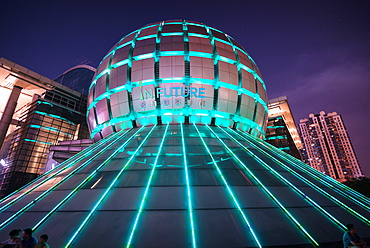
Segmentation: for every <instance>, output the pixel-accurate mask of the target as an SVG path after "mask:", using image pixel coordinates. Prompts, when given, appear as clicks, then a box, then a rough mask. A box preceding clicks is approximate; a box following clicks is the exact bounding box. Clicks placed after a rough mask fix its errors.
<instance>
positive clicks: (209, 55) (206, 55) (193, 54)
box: [189, 51, 213, 60]
mask: <svg viewBox="0 0 370 248" xmlns="http://www.w3.org/2000/svg"><path fill="white" fill-rule="evenodd" d="M189 56H190V57H199V58H208V59H212V56H213V55H212V53H204V52H197V51H189ZM190 60H191V58H190Z"/></svg>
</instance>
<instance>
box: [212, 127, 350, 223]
mask: <svg viewBox="0 0 370 248" xmlns="http://www.w3.org/2000/svg"><path fill="white" fill-rule="evenodd" d="M219 128H220V127H219ZM221 130H222V131H223V132H224V133H225V134H227V135H228V136H229V137H230V138H231V139H232V140H234V142H235V143H237V144H238V145H239V146H241V147H243V149H244V150H245V151H246V152H247V153H248V154H250V155H251V156H252V157H253V158H254V159H255V160H257V161H258V162H259V163H260V164H262V166H263V167H265V168H266V169H267V170H268V171H270V172H271V173H273V174H274V175H275V176H276V177H278V178H279V179H280V180H282V181H283V182H284V183H285V184H286V185H288V186H289V187H291V188H292V189H293V190H294V191H295V192H296V193H297V194H299V195H300V196H301V197H302V198H303V199H304V200H306V201H308V202H309V203H310V204H312V205H313V206H314V207H315V208H317V209H318V210H319V211H320V212H322V213H323V214H324V215H326V216H327V217H328V218H329V219H330V220H332V221H333V222H334V223H335V224H337V225H338V227H340V228H341V229H342V230H346V229H347V228H346V226H345V225H344V224H342V223H341V222H340V221H339V220H337V219H336V218H335V217H334V216H332V215H331V214H330V213H329V212H327V211H326V210H325V209H323V208H322V207H321V206H320V205H319V204H317V203H316V202H315V201H314V200H312V199H311V198H310V197H309V196H307V195H306V194H305V193H303V192H302V191H301V190H299V189H298V188H297V187H295V186H294V185H293V184H292V183H291V182H289V181H288V180H287V179H285V178H284V177H283V176H282V175H281V174H279V173H278V172H277V171H275V170H274V169H273V168H272V167H271V166H269V165H268V164H267V163H266V162H264V161H262V160H261V159H260V158H259V157H258V156H256V155H255V154H254V153H253V152H252V151H250V150H249V149H248V148H247V147H246V146H244V145H243V144H242V143H240V142H239V141H238V140H237V139H235V138H234V137H232V136H231V135H230V134H229V133H227V132H226V131H225V130H224V129H221ZM228 130H229V131H231V132H233V133H234V134H235V135H237V136H238V137H240V138H242V139H244V140H245V141H247V140H246V139H245V138H243V137H242V136H240V134H238V133H237V132H235V131H234V130H232V129H230V128H228ZM248 144H249V145H251V146H253V147H254V148H255V149H257V150H260V152H262V153H263V154H265V155H266V156H267V157H269V158H270V159H272V160H274V161H275V162H277V163H280V161H278V160H276V159H275V158H274V157H272V156H271V155H270V154H268V153H267V152H264V151H263V150H262V151H261V148H259V147H258V146H256V145H255V144H254V143H252V142H248Z"/></svg>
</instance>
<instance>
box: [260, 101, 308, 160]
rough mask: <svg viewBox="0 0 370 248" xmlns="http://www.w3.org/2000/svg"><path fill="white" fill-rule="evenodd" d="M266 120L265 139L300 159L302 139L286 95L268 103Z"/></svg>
mask: <svg viewBox="0 0 370 248" xmlns="http://www.w3.org/2000/svg"><path fill="white" fill-rule="evenodd" d="M268 108H269V112H268V122H267V129H266V138H265V140H266V141H267V142H268V143H270V144H271V145H273V146H275V147H277V148H279V149H280V150H282V151H285V152H286V153H288V154H290V155H292V156H294V157H295V158H298V159H300V160H302V156H301V152H300V150H301V149H302V141H301V139H300V137H299V133H298V130H297V126H296V124H295V121H294V117H293V114H292V111H291V109H290V107H289V103H288V99H287V98H286V96H283V97H278V98H274V99H272V100H269V103H268Z"/></svg>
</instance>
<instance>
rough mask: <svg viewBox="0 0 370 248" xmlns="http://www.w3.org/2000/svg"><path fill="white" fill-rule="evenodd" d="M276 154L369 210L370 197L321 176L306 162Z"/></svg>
mask: <svg viewBox="0 0 370 248" xmlns="http://www.w3.org/2000/svg"><path fill="white" fill-rule="evenodd" d="M265 146H266V145H265ZM276 155H278V156H279V157H280V158H282V159H285V160H288V161H290V162H291V163H295V164H296V165H297V168H299V169H301V170H303V171H304V172H305V173H307V174H309V175H310V176H313V177H315V179H317V180H319V181H320V182H321V183H323V184H325V185H326V186H328V187H330V188H332V189H334V190H335V191H336V192H337V193H339V194H341V195H342V196H344V197H346V198H347V199H350V200H352V201H354V202H356V203H358V204H360V205H361V206H362V207H363V208H365V209H366V210H368V211H369V210H370V208H369V207H368V206H367V205H370V199H369V198H368V197H366V196H364V195H362V194H360V193H358V192H357V191H355V190H353V189H352V188H349V187H348V186H346V185H345V184H343V183H340V182H338V181H337V180H335V179H333V178H331V177H329V176H327V177H323V176H322V173H321V172H319V171H317V170H316V169H314V168H312V167H310V166H308V167H307V164H305V163H303V162H302V161H300V160H298V159H296V158H294V157H288V156H285V154H282V153H277V154H276ZM306 167H307V168H306ZM339 189H341V190H343V191H344V192H343V191H341V190H339ZM348 193H351V195H352V196H355V198H353V197H352V196H350V195H349V194H348ZM359 200H360V201H359ZM361 203H365V204H367V205H365V204H361Z"/></svg>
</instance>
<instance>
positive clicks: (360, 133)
mask: <svg viewBox="0 0 370 248" xmlns="http://www.w3.org/2000/svg"><path fill="white" fill-rule="evenodd" d="M106 2H108V1H103V0H101V1H78V0H76V1H57V0H49V1H46V0H45V1H29V0H27V1H6V2H5V1H2V3H1V5H0V57H5V58H7V59H9V60H11V61H13V62H15V63H17V64H20V65H23V66H25V67H26V68H29V69H31V70H33V71H35V72H37V73H39V74H41V75H44V76H46V77H49V78H50V79H54V78H56V77H57V76H59V75H60V74H61V73H63V72H64V71H66V70H67V69H69V68H71V67H73V66H76V65H78V64H81V63H89V64H90V65H92V66H94V67H96V66H97V65H98V64H99V62H100V60H101V59H102V58H103V56H104V55H105V54H106V52H107V51H108V50H109V49H110V48H111V47H112V46H113V45H114V44H115V43H116V42H117V41H118V40H119V39H120V38H122V37H123V36H124V35H126V34H128V33H129V32H131V31H133V30H135V29H137V28H140V27H142V26H144V25H145V24H148V23H152V22H157V21H163V20H170V19H186V20H192V21H198V22H202V23H205V24H207V25H210V26H214V27H216V28H218V29H220V30H221V31H223V32H225V33H227V34H229V35H230V36H232V37H233V38H234V39H235V40H236V41H238V43H239V44H241V45H242V46H243V47H244V48H245V49H246V50H247V51H248V53H249V54H250V55H251V56H252V58H253V59H254V60H255V61H256V63H257V65H258V66H259V68H260V70H261V73H262V76H263V78H264V80H265V83H266V86H267V94H268V97H269V98H270V99H272V98H275V97H279V96H283V95H286V96H287V97H288V100H289V103H290V106H291V108H292V111H293V114H294V117H295V120H296V122H297V124H298V123H299V120H300V119H302V118H305V117H308V115H309V114H310V113H319V112H320V111H322V110H323V111H325V112H327V113H328V112H333V111H336V112H337V113H339V114H341V115H342V117H343V119H344V122H345V124H346V127H347V129H348V132H349V135H350V137H351V140H352V143H353V145H354V148H355V151H356V154H357V157H358V159H359V162H360V165H361V167H362V169H363V172H364V173H365V175H366V176H370V135H369V131H368V130H370V129H369V125H370V114H369V113H368V111H369V110H370V98H369V97H368V95H369V94H370V1H354V0H352V1H337V0H336V1H323V0H320V1H303V0H302V1H300V0H298V1H297V0H295V1H275V0H274V1H273V0H271V1H263V0H262V1H256V0H254V1H249V0H244V1H230V0H225V1H219V0H218V1H175V0H172V1H154V0H153V1H139V0H136V1H135V0H133V1H109V2H108V3H106Z"/></svg>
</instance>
